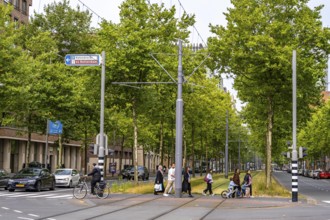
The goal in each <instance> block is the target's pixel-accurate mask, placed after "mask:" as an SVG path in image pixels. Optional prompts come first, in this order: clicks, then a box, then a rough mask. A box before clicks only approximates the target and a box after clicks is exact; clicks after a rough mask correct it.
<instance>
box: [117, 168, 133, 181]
mask: <svg viewBox="0 0 330 220" xmlns="http://www.w3.org/2000/svg"><path fill="white" fill-rule="evenodd" d="M133 167H134V166H133V165H128V166H126V167H125V168H124V169H122V170H121V171H120V175H121V176H122V177H123V179H128V177H129V175H130V174H129V173H130V171H131V169H132V168H133Z"/></svg>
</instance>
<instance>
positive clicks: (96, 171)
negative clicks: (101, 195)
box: [88, 163, 101, 195]
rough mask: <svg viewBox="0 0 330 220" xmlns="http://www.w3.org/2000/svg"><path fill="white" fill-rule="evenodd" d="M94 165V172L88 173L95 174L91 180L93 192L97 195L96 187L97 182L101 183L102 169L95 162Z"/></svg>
mask: <svg viewBox="0 0 330 220" xmlns="http://www.w3.org/2000/svg"><path fill="white" fill-rule="evenodd" d="M93 166H94V168H93V170H92V172H91V173H89V174H88V176H93V177H92V181H91V193H92V194H93V195H95V192H94V188H95V185H96V183H99V182H100V181H101V170H100V168H99V167H98V166H97V164H96V163H93Z"/></svg>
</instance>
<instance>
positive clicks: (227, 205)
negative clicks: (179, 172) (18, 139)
mask: <svg viewBox="0 0 330 220" xmlns="http://www.w3.org/2000/svg"><path fill="white" fill-rule="evenodd" d="M73 202H79V203H81V202H82V203H83V204H84V205H85V206H86V208H85V209H81V210H77V211H74V212H72V213H68V214H64V215H62V216H54V217H52V219H56V220H61V219H134V220H139V219H141V220H142V219H170V220H181V219H182V220H185V219H187V220H188V219H244V220H246V219H277V220H278V219H290V220H291V219H299V220H301V219H314V218H313V217H314V214H315V213H318V214H317V215H318V217H317V219H324V220H328V219H330V217H328V215H329V210H330V205H329V206H328V207H325V206H317V205H315V204H311V203H309V202H308V200H303V199H302V200H301V201H298V202H291V200H290V198H270V197H267V198H266V197H255V198H239V199H223V198H221V197H220V196H213V197H212V196H201V195H195V196H194V198H188V197H187V195H183V197H182V198H176V197H174V196H169V197H164V196H163V195H133V194H112V195H111V197H110V198H108V199H105V200H100V199H97V198H95V197H92V196H88V197H87V198H86V199H84V200H83V201H79V200H76V201H75V200H73ZM87 207H88V208H87Z"/></svg>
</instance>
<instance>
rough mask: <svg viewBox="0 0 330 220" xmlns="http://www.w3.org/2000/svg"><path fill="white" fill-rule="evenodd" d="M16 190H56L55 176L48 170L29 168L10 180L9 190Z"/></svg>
mask: <svg viewBox="0 0 330 220" xmlns="http://www.w3.org/2000/svg"><path fill="white" fill-rule="evenodd" d="M16 189H25V190H35V191H37V192H39V191H40V190H42V189H50V190H54V189H55V176H54V175H53V174H51V173H50V172H49V170H48V169H42V168H36V167H27V168H23V169H22V170H20V171H19V172H18V173H17V174H15V175H14V176H13V177H11V178H10V179H9V180H8V190H9V191H10V192H14V191H15V190H16Z"/></svg>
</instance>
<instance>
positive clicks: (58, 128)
mask: <svg viewBox="0 0 330 220" xmlns="http://www.w3.org/2000/svg"><path fill="white" fill-rule="evenodd" d="M62 133H63V124H62V123H61V122H60V121H56V122H52V121H49V132H48V134H62Z"/></svg>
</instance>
